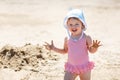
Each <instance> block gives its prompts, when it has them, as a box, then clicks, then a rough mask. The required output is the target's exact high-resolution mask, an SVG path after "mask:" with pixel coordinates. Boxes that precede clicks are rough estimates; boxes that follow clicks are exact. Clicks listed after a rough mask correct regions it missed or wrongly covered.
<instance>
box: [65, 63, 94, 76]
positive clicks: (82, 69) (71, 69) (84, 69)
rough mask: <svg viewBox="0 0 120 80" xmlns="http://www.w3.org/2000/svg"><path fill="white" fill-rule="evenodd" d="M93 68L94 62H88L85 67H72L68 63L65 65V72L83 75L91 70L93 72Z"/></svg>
mask: <svg viewBox="0 0 120 80" xmlns="http://www.w3.org/2000/svg"><path fill="white" fill-rule="evenodd" d="M93 67H94V63H93V62H88V63H87V64H84V65H71V64H69V63H68V62H67V63H66V64H65V71H68V72H72V73H76V74H81V73H84V72H87V71H89V70H92V69H93Z"/></svg>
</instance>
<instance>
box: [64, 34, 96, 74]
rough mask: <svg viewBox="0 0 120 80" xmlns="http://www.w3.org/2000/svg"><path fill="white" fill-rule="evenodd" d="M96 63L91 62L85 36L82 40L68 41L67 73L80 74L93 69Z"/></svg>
mask: <svg viewBox="0 0 120 80" xmlns="http://www.w3.org/2000/svg"><path fill="white" fill-rule="evenodd" d="M93 67H94V63H93V62H90V61H89V56H88V50H87V46H86V38H85V34H84V35H83V36H82V38H81V39H79V40H77V41H74V40H72V39H71V38H70V39H69V40H68V61H67V62H66V64H65V71H68V72H72V73H76V74H80V73H84V72H86V71H89V70H91V69H93Z"/></svg>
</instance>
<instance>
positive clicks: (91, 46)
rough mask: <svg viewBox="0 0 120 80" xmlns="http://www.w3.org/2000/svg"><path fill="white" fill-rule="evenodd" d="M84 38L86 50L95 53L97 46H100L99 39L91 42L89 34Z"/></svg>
mask: <svg viewBox="0 0 120 80" xmlns="http://www.w3.org/2000/svg"><path fill="white" fill-rule="evenodd" d="M86 40H87V47H88V50H89V52H91V53H95V52H96V51H97V49H98V47H99V46H101V45H100V41H98V40H95V41H94V40H93V42H92V39H91V37H90V36H87V37H86Z"/></svg>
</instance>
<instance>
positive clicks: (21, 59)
mask: <svg viewBox="0 0 120 80" xmlns="http://www.w3.org/2000/svg"><path fill="white" fill-rule="evenodd" d="M58 59H59V58H58V56H57V55H56V54H53V53H50V52H49V51H46V49H45V48H44V46H39V45H32V44H30V43H29V44H25V45H24V46H22V47H16V46H13V45H5V46H4V47H2V49H1V50H0V68H11V69H14V70H15V71H20V70H21V69H29V70H31V71H35V72H38V71H39V68H40V67H41V66H45V65H47V63H48V61H49V60H55V61H57V60H58ZM28 67H29V68H28Z"/></svg>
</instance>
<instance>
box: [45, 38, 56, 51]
mask: <svg viewBox="0 0 120 80" xmlns="http://www.w3.org/2000/svg"><path fill="white" fill-rule="evenodd" d="M45 44H46V45H44V46H45V48H46V49H47V50H53V48H54V44H53V40H52V41H51V44H49V43H47V42H45Z"/></svg>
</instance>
